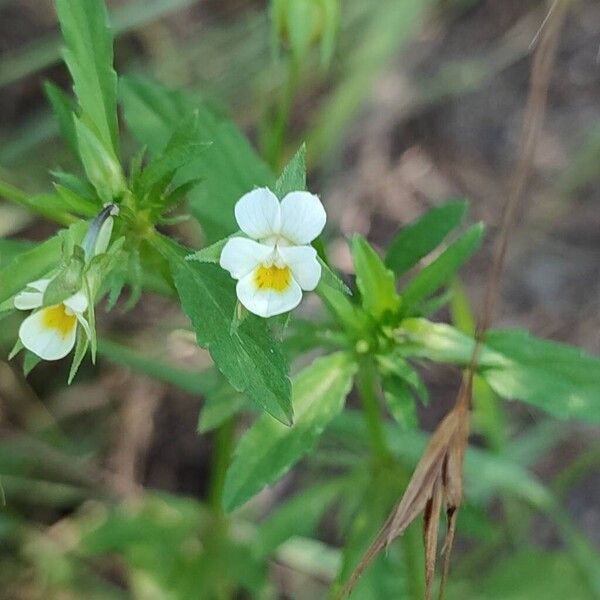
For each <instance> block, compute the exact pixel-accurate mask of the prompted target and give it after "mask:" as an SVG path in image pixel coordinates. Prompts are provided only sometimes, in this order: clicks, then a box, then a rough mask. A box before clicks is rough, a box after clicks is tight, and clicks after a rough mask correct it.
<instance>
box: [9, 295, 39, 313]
mask: <svg viewBox="0 0 600 600" xmlns="http://www.w3.org/2000/svg"><path fill="white" fill-rule="evenodd" d="M43 301H44V294H43V293H42V292H19V293H18V294H17V295H16V296H15V308H16V309H18V310H31V309H32V308H38V307H40V306H41V305H42V303H43Z"/></svg>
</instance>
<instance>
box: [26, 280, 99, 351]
mask: <svg viewBox="0 0 600 600" xmlns="http://www.w3.org/2000/svg"><path fill="white" fill-rule="evenodd" d="M50 281H52V280H51V279H38V280H37V281H32V282H31V283H29V284H27V287H26V288H25V289H24V290H23V291H22V292H20V293H19V294H17V295H16V296H15V308H17V309H19V310H32V309H33V310H35V309H36V308H40V307H41V306H42V305H43V299H44V292H45V291H46V288H47V287H48V284H49V283H50ZM87 308H88V300H87V297H86V295H85V293H84V292H83V291H80V292H77V293H76V294H73V295H72V296H71V297H69V298H67V299H66V300H64V301H63V302H61V303H60V304H55V305H53V306H46V307H44V308H42V309H40V310H35V312H33V313H32V314H31V315H29V316H28V317H27V318H26V319H25V320H24V321H23V323H21V327H20V328H19V339H20V340H21V343H22V344H23V346H25V348H27V350H30V351H31V352H33V353H34V354H37V356H39V357H40V358H42V359H44V360H58V359H59V358H63V357H65V356H66V355H67V354H69V352H71V350H72V349H73V346H75V339H76V335H77V324H78V323H79V324H81V326H82V327H83V328H84V330H85V332H86V334H87V336H88V338H89V337H90V326H89V324H88V322H87V320H86V319H85V317H84V316H83V315H84V313H85V311H86V310H87Z"/></svg>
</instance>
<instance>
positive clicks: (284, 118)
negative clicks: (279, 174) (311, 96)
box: [265, 59, 299, 171]
mask: <svg viewBox="0 0 600 600" xmlns="http://www.w3.org/2000/svg"><path fill="white" fill-rule="evenodd" d="M298 75H299V69H298V65H297V64H296V62H295V61H294V60H293V59H289V60H288V63H287V76H286V82H285V87H284V88H283V93H282V95H281V99H280V102H279V106H278V109H277V114H276V117H275V122H274V123H273V126H272V127H270V128H269V133H268V136H267V141H266V142H267V143H266V152H265V153H266V159H267V162H268V163H269V165H270V166H271V167H272V168H273V169H274V170H275V171H278V170H279V168H280V166H281V160H282V155H283V149H284V146H285V139H286V134H287V130H288V125H289V121H290V116H291V114H292V106H293V104H294V97H295V95H296V88H297V87H298Z"/></svg>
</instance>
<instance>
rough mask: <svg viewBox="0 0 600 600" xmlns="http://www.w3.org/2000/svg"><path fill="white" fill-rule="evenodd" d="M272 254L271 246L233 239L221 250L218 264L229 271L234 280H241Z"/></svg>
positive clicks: (241, 238)
mask: <svg viewBox="0 0 600 600" xmlns="http://www.w3.org/2000/svg"><path fill="white" fill-rule="evenodd" d="M272 253H273V248H272V247H271V246H265V245H264V244H259V243H258V242H255V241H254V240H249V239H248V238H243V237H234V238H231V239H230V240H229V241H228V242H227V243H226V244H225V246H224V248H223V250H221V258H220V259H219V264H220V265H221V267H222V268H223V269H226V270H227V271H229V272H230V273H231V276H232V277H233V278H234V279H241V278H242V277H244V276H245V275H248V273H250V272H251V271H254V269H255V268H256V267H257V266H258V265H259V264H260V263H262V262H263V261H265V260H266V259H267V258H268V257H269V255H270V254H272Z"/></svg>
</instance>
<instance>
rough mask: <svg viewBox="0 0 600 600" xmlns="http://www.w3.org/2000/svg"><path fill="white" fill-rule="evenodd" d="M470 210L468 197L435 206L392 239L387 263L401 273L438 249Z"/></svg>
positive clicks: (397, 274)
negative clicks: (464, 199) (463, 199)
mask: <svg viewBox="0 0 600 600" xmlns="http://www.w3.org/2000/svg"><path fill="white" fill-rule="evenodd" d="M466 210H467V203H466V202H465V201H456V202H448V203H447V204H443V205H442V206H437V207H435V208H432V209H431V210H430V211H428V212H426V213H425V214H424V215H423V216H422V217H420V218H419V219H417V220H416V221H414V222H412V223H410V224H409V225H407V226H406V227H403V228H402V229H401V230H400V231H399V232H398V234H397V235H396V237H395V238H394V239H393V240H392V243H391V244H390V247H389V249H388V251H387V255H386V257H385V263H386V264H387V266H388V267H390V269H392V270H393V271H394V273H396V276H397V277H400V276H401V275H403V274H404V273H406V271H408V270H409V269H410V268H412V267H414V266H415V265H416V264H417V263H418V262H419V261H420V260H421V259H422V258H424V257H425V256H427V255H428V254H429V253H430V252H432V251H433V250H435V249H436V248H437V247H438V246H439V245H440V244H441V243H442V242H443V241H444V238H445V237H446V236H447V235H448V234H449V233H450V232H451V231H452V230H453V229H454V228H456V227H458V226H459V225H460V223H461V221H462V219H463V217H464V214H465V212H466Z"/></svg>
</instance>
